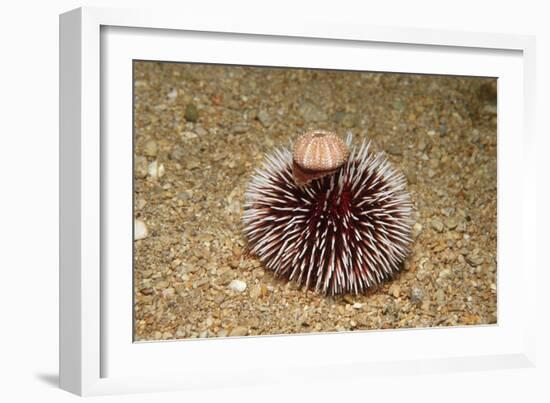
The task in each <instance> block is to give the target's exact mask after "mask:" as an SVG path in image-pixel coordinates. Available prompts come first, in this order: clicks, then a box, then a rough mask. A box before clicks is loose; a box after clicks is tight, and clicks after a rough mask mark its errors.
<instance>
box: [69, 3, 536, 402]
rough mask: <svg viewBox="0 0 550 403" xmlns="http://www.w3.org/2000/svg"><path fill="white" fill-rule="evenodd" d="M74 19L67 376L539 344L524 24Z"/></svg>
mask: <svg viewBox="0 0 550 403" xmlns="http://www.w3.org/2000/svg"><path fill="white" fill-rule="evenodd" d="M195 17H196V16H195ZM60 24H61V57H60V68H61V72H60V81H61V89H60V94H61V104H60V109H61V121H60V124H61V141H60V165H61V172H60V183H61V191H60V200H61V223H60V233H61V240H60V241H61V267H60V290H61V291H60V292H61V295H60V318H61V320H60V322H61V324H60V350H61V357H60V381H61V385H62V387H63V388H65V389H67V390H70V391H72V392H74V393H77V394H82V395H89V394H106V393H123V392H139V391H155V390H165V389H183V388H206V387H214V386H224V385H229V384H231V385H235V384H237V385H248V384H257V383H262V382H270V381H271V380H273V379H279V380H281V379H282V378H285V379H291V378H292V377H293V376H295V375H296V374H300V376H302V377H305V378H308V379H311V380H323V379H326V380H329V379H335V377H336V378H338V377H339V378H340V379H345V378H346V376H347V374H350V373H354V374H355V375H359V376H368V375H369V374H371V373H373V372H374V371H376V372H377V373H380V372H387V373H403V374H409V373H418V372H419V371H420V372H422V371H431V372H435V371H442V370H447V371H449V370H450V371H452V370H456V369H461V370H464V369H466V370H468V369H471V370H475V369H483V368H486V369H490V368H504V367H508V368H511V367H522V366H530V365H532V362H533V354H534V350H533V349H534V347H533V337H534V334H533V328H532V321H531V319H530V317H529V314H526V313H528V312H530V307H531V306H532V304H533V303H534V302H533V301H534V293H533V287H534V286H533V285H532V284H530V283H529V282H527V279H528V278H529V277H532V276H533V275H534V271H535V267H534V263H533V261H532V259H533V258H532V257H530V256H533V255H534V254H530V253H529V249H530V248H532V247H533V245H531V244H530V243H529V242H527V238H526V237H525V234H526V233H527V231H528V230H529V228H530V226H531V227H534V216H533V213H531V212H529V211H527V210H528V209H527V207H528V206H529V205H530V204H531V203H533V200H532V199H531V197H533V196H532V195H530V193H529V192H518V191H517V189H518V188H522V187H525V186H527V185H528V181H529V173H531V172H533V171H534V165H533V162H532V161H530V159H529V155H530V153H532V143H531V142H530V138H531V136H532V133H531V130H532V128H531V126H530V125H531V123H530V122H531V121H532V115H531V114H532V108H530V107H529V105H530V104H531V103H532V102H533V100H532V99H531V98H532V95H533V89H534V85H535V82H534V74H533V69H534V64H533V57H534V55H533V52H534V42H533V39H532V38H531V37H527V36H517V35H500V34H474V33H462V32H446V31H437V32H435V33H434V32H431V31H420V30H411V29H405V28H396V29H391V30H390V29H382V28H372V27H358V26H353V25H351V26H350V25H346V26H344V25H339V24H321V23H318V22H315V21H305V22H304V21H299V22H298V21H295V22H293V21H292V20H290V21H289V23H288V24H286V25H285V27H284V28H283V27H281V26H278V25H276V24H269V23H268V24H265V23H264V22H262V23H261V24H260V23H259V22H257V21H256V22H253V21H246V22H245V21H240V23H238V22H236V21H233V22H229V21H217V20H208V19H206V18H200V17H199V18H193V19H186V18H183V19H182V18H181V16H180V17H178V18H177V19H176V18H174V17H173V16H171V15H170V14H169V13H158V12H149V11H148V12H143V11H136V10H131V11H130V10H126V11H125V10H107V9H95V8H94V9H88V8H85V9H78V10H74V11H71V12H68V13H66V14H63V15H62V16H61V19H60ZM518 156H519V158H521V159H522V161H524V163H523V164H522V166H521V167H518V165H517V164H512V163H511V161H513V160H514V159H515V160H517V159H518ZM518 290H519V291H518ZM518 293H520V294H521V296H518ZM412 345H414V346H415V348H413V349H411V348H410V346H412ZM336 352H337V353H336ZM329 374H330V375H329ZM229 375H230V376H229Z"/></svg>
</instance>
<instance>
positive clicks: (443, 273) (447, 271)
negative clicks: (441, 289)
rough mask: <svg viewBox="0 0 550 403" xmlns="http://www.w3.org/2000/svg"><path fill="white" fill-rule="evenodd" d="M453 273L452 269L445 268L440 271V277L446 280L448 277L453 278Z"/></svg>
mask: <svg viewBox="0 0 550 403" xmlns="http://www.w3.org/2000/svg"><path fill="white" fill-rule="evenodd" d="M452 275H453V273H452V272H451V270H450V269H443V270H441V271H440V272H439V276H438V277H439V278H440V279H442V280H446V279H448V278H451V277H452Z"/></svg>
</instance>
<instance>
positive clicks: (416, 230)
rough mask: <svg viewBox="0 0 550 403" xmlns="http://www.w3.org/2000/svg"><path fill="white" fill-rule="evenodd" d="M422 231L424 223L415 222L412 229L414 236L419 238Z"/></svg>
mask: <svg viewBox="0 0 550 403" xmlns="http://www.w3.org/2000/svg"><path fill="white" fill-rule="evenodd" d="M421 232H422V224H420V223H419V222H417V223H415V224H414V225H413V230H412V236H413V238H415V239H416V238H418V236H419V235H420V233H421Z"/></svg>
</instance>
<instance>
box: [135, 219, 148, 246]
mask: <svg viewBox="0 0 550 403" xmlns="http://www.w3.org/2000/svg"><path fill="white" fill-rule="evenodd" d="M146 237H147V227H146V226H145V223H144V222H143V221H141V220H137V219H136V220H134V241H137V240H139V239H144V238H146Z"/></svg>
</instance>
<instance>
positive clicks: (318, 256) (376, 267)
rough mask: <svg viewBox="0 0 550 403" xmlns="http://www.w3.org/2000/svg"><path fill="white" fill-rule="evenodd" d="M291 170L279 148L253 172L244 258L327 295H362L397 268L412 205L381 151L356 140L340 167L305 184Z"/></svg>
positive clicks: (291, 162)
mask: <svg viewBox="0 0 550 403" xmlns="http://www.w3.org/2000/svg"><path fill="white" fill-rule="evenodd" d="M346 143H347V146H348V147H350V146H351V135H350V134H348V138H347V141H346ZM293 167H294V168H295V162H294V160H293V155H292V153H291V152H290V150H289V149H287V148H281V149H278V150H276V151H275V152H273V153H272V154H270V155H267V156H266V160H265V162H264V165H263V167H262V168H260V169H257V170H256V172H255V173H254V175H253V177H252V179H251V181H250V183H249V185H248V187H247V190H246V194H245V199H246V200H245V206H244V210H245V211H244V215H243V224H244V233H245V235H246V237H247V239H248V249H249V251H250V253H252V254H254V255H256V256H257V257H258V258H259V259H260V260H261V261H262V263H263V264H264V265H265V266H266V267H267V268H268V269H270V270H272V271H274V272H275V274H276V275H278V276H281V277H284V278H287V279H289V280H291V281H296V282H297V283H298V284H300V285H301V286H304V287H306V288H312V289H315V290H316V291H317V292H320V293H324V294H331V295H334V294H344V293H354V294H357V293H363V292H365V291H366V290H367V289H369V288H371V287H373V286H376V285H378V284H380V283H381V282H383V281H384V280H386V279H388V278H390V277H391V276H392V275H393V274H394V273H395V272H396V271H398V270H399V265H400V263H401V262H402V261H403V260H404V259H405V257H406V256H407V254H408V252H409V244H410V242H411V238H410V232H411V224H412V220H411V210H412V204H411V200H410V196H409V193H408V192H407V190H406V186H405V178H404V176H403V175H402V174H401V173H400V172H399V171H397V170H395V169H394V168H393V167H392V166H391V164H390V162H389V161H388V160H387V158H386V157H385V155H384V154H383V153H373V152H371V150H370V143H366V142H363V143H362V145H361V146H359V147H354V148H352V149H351V152H350V154H349V157H348V158H347V160H346V161H345V162H343V165H342V166H341V167H340V168H339V169H337V170H336V171H334V172H331V173H330V175H326V176H323V177H321V178H316V179H313V180H311V181H309V182H307V183H305V184H304V183H303V182H301V181H297V180H296V178H295V176H294V174H293Z"/></svg>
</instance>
